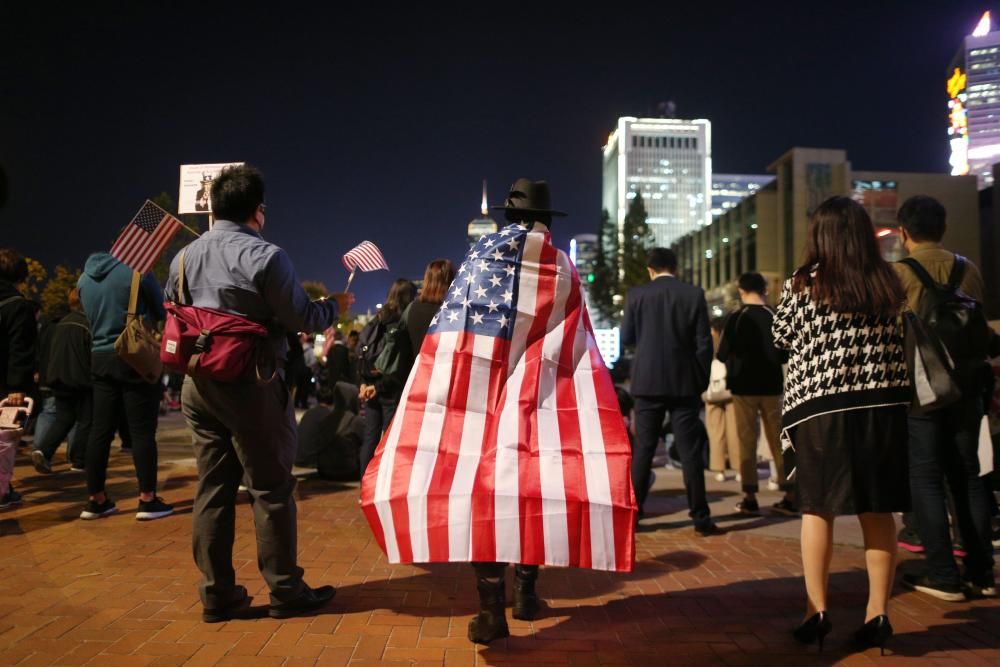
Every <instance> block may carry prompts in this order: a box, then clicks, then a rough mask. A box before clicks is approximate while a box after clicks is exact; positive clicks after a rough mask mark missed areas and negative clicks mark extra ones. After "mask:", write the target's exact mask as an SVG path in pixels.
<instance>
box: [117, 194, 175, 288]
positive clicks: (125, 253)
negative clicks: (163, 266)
mask: <svg viewBox="0 0 1000 667" xmlns="http://www.w3.org/2000/svg"><path fill="white" fill-rule="evenodd" d="M180 227H181V222H180V220H178V219H177V218H175V217H174V216H172V215H170V214H169V213H167V212H166V211H164V210H163V209H162V208H160V207H159V206H157V205H156V204H154V203H153V202H151V201H149V200H148V199H147V200H146V203H145V204H143V206H142V208H140V209H139V212H138V213H136V215H135V217H134V218H132V221H131V222H129V224H128V225H127V226H126V227H125V229H124V231H122V233H121V234H120V235H119V236H118V239H117V240H116V241H115V244H114V245H113V246H112V247H111V256H112V257H114V258H116V259H118V260H119V261H120V262H122V263H123V264H125V265H127V266H128V267H129V268H131V269H132V270H133V271H138V272H139V273H146V272H147V271H149V270H150V269H151V268H152V267H153V264H155V263H156V260H157V258H159V256H160V254H162V253H163V250H164V248H166V247H167V244H168V243H170V239H172V238H173V237H174V234H176V233H177V230H178V229H180Z"/></svg>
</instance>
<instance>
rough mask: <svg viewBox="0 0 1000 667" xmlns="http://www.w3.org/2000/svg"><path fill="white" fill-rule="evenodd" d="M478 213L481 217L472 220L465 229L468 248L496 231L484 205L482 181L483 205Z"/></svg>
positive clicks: (487, 208) (484, 182)
mask: <svg viewBox="0 0 1000 667" xmlns="http://www.w3.org/2000/svg"><path fill="white" fill-rule="evenodd" d="M480 212H481V213H482V217H481V218H473V220H472V222H470V223H469V226H468V227H467V228H466V239H467V240H468V242H469V248H472V246H474V245H476V244H477V243H478V242H479V239H481V238H483V236H485V235H486V234H493V233H495V232H496V231H497V223H496V221H495V220H494V219H493V218H491V217H490V208H489V205H487V203H486V181H483V204H482V207H481V208H480Z"/></svg>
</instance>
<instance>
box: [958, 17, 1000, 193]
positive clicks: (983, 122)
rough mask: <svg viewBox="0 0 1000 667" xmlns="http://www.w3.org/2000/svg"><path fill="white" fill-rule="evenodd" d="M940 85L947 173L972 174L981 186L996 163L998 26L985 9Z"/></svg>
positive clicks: (999, 139) (999, 157)
mask: <svg viewBox="0 0 1000 667" xmlns="http://www.w3.org/2000/svg"><path fill="white" fill-rule="evenodd" d="M945 87H946V90H947V93H948V143H949V147H950V149H951V156H950V158H949V160H948V162H949V163H950V165H951V173H952V175H953V176H959V175H964V174H972V175H974V176H975V177H976V178H977V179H978V181H979V187H980V188H985V187H987V186H989V185H991V184H992V183H993V164H994V163H996V162H1000V31H996V30H993V25H992V19H991V17H990V13H989V12H986V13H985V14H983V17H982V18H981V19H980V20H979V23H978V24H977V25H976V27H975V29H974V30H973V31H972V34H970V35H968V36H966V37H965V39H964V40H963V41H962V46H961V47H960V48H959V50H958V53H956V54H955V57H954V59H953V60H952V62H951V66H950V67H949V68H948V75H947V79H946V82H945Z"/></svg>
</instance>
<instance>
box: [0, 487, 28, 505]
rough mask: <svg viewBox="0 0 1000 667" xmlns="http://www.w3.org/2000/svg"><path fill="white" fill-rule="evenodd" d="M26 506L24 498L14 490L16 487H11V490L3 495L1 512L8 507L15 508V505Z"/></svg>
mask: <svg viewBox="0 0 1000 667" xmlns="http://www.w3.org/2000/svg"><path fill="white" fill-rule="evenodd" d="M22 504H24V496H22V495H21V494H20V493H18V492H17V491H15V490H14V486H13V485H11V486H10V490H8V491H7V493H5V494H3V497H2V498H0V510H5V509H7V508H8V507H13V506H14V505H22Z"/></svg>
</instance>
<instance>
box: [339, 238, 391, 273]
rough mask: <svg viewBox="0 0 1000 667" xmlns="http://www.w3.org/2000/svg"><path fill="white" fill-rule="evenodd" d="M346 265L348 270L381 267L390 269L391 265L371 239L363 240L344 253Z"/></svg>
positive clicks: (365, 269)
mask: <svg viewBox="0 0 1000 667" xmlns="http://www.w3.org/2000/svg"><path fill="white" fill-rule="evenodd" d="M344 266H345V267H346V268H347V270H348V271H354V270H355V269H361V270H362V271H366V272H367V271H378V270H379V269H385V270H387V271H388V270H389V265H388V264H387V263H386V261H385V257H384V256H383V255H382V251H381V250H379V249H378V246H376V245H375V244H374V243H372V242H371V241H362V242H361V243H359V244H358V245H357V246H355V247H354V248H351V249H350V250H348V251H347V252H346V253H345V254H344Z"/></svg>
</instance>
